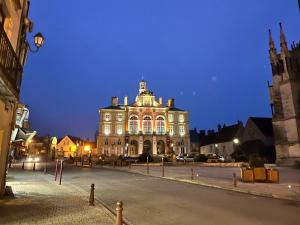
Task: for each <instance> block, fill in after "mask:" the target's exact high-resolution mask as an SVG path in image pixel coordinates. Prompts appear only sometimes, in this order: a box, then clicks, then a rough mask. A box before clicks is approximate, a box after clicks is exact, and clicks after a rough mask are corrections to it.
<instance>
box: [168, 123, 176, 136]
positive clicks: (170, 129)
mask: <svg viewBox="0 0 300 225" xmlns="http://www.w3.org/2000/svg"><path fill="white" fill-rule="evenodd" d="M169 133H170V135H171V136H172V135H174V134H175V130H174V126H173V125H169Z"/></svg>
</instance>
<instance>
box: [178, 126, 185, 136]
mask: <svg viewBox="0 0 300 225" xmlns="http://www.w3.org/2000/svg"><path fill="white" fill-rule="evenodd" d="M179 134H180V135H181V136H184V135H185V128H184V126H183V125H180V126H179Z"/></svg>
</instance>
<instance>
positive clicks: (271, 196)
mask: <svg viewBox="0 0 300 225" xmlns="http://www.w3.org/2000/svg"><path fill="white" fill-rule="evenodd" d="M102 168H105V169H111V170H118V171H122V172H128V173H134V174H140V175H143V176H149V177H156V178H161V179H166V180H172V181H176V182H184V183H188V184H194V185H200V186H203V187H210V188H217V189H220V190H226V191H233V192H238V193H242V194H249V195H254V196H259V197H265V198H273V199H279V200H288V201H294V202H300V200H297V199H294V198H293V197H289V196H282V195H277V194H268V193H261V192H256V191H251V190H243V189H239V188H229V187H221V186H218V185H213V184H207V183H203V182H195V181H191V180H186V179H179V178H174V177H161V176H154V175H151V174H149V175H147V174H145V173H143V172H138V171H133V170H128V169H126V170H124V169H119V168H110V167H105V166H104V167H102Z"/></svg>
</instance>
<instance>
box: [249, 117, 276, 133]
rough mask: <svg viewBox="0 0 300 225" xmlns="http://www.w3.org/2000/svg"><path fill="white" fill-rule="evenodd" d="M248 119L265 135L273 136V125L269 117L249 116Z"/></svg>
mask: <svg viewBox="0 0 300 225" xmlns="http://www.w3.org/2000/svg"><path fill="white" fill-rule="evenodd" d="M249 120H252V121H253V122H254V123H255V125H256V126H257V127H258V129H259V130H260V131H261V132H262V133H263V134H264V135H265V136H266V137H272V136H273V125H272V119H271V118H264V117H250V118H249Z"/></svg>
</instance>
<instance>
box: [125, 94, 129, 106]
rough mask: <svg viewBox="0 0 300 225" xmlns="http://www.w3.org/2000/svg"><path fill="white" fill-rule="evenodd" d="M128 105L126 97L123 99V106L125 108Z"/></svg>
mask: <svg viewBox="0 0 300 225" xmlns="http://www.w3.org/2000/svg"><path fill="white" fill-rule="evenodd" d="M127 105H128V96H125V97H124V106H127Z"/></svg>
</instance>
